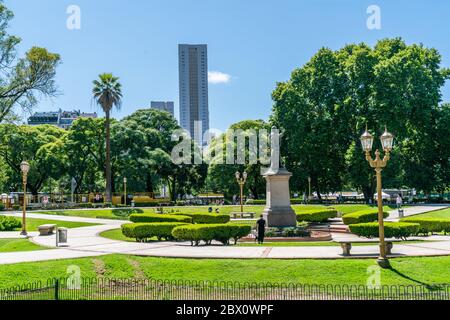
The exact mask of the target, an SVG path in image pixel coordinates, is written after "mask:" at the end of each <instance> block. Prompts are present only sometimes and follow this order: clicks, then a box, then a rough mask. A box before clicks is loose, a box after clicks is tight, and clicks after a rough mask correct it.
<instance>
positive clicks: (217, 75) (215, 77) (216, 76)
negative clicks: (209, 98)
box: [208, 71, 231, 84]
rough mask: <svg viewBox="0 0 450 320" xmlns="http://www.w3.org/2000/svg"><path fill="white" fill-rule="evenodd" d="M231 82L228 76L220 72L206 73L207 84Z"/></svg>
mask: <svg viewBox="0 0 450 320" xmlns="http://www.w3.org/2000/svg"><path fill="white" fill-rule="evenodd" d="M230 81H231V76H230V75H229V74H226V73H223V72H220V71H208V82H209V83H212V84H220V83H228V82H230Z"/></svg>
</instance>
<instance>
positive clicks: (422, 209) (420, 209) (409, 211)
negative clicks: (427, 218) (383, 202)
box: [386, 205, 450, 221]
mask: <svg viewBox="0 0 450 320" xmlns="http://www.w3.org/2000/svg"><path fill="white" fill-rule="evenodd" d="M446 208H450V206H448V205H447V206H445V205H443V206H441V205H434V206H426V205H424V206H416V207H403V214H404V217H410V216H415V215H417V214H421V213H426V212H431V211H437V210H442V209H446ZM398 220H399V216H398V210H392V211H389V217H388V218H387V219H386V221H398Z"/></svg>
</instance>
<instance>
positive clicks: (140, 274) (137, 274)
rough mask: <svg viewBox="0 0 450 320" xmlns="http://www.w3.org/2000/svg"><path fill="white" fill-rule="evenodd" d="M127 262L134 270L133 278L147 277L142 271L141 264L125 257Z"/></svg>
mask: <svg viewBox="0 0 450 320" xmlns="http://www.w3.org/2000/svg"><path fill="white" fill-rule="evenodd" d="M127 262H128V264H129V265H130V266H132V267H133V270H134V278H135V279H146V278H147V277H146V276H145V273H144V271H142V268H141V265H140V264H139V262H137V261H136V260H133V259H130V258H128V259H127Z"/></svg>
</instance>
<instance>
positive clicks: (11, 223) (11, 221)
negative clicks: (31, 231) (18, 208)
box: [0, 216, 22, 231]
mask: <svg viewBox="0 0 450 320" xmlns="http://www.w3.org/2000/svg"><path fill="white" fill-rule="evenodd" d="M21 227H22V222H21V221H20V220H19V219H16V218H14V217H6V216H0V231H14V230H15V229H18V228H21Z"/></svg>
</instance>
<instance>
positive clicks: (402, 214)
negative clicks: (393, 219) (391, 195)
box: [398, 209, 405, 218]
mask: <svg viewBox="0 0 450 320" xmlns="http://www.w3.org/2000/svg"><path fill="white" fill-rule="evenodd" d="M404 216H405V214H404V213H403V209H398V217H399V218H403V217H404Z"/></svg>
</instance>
